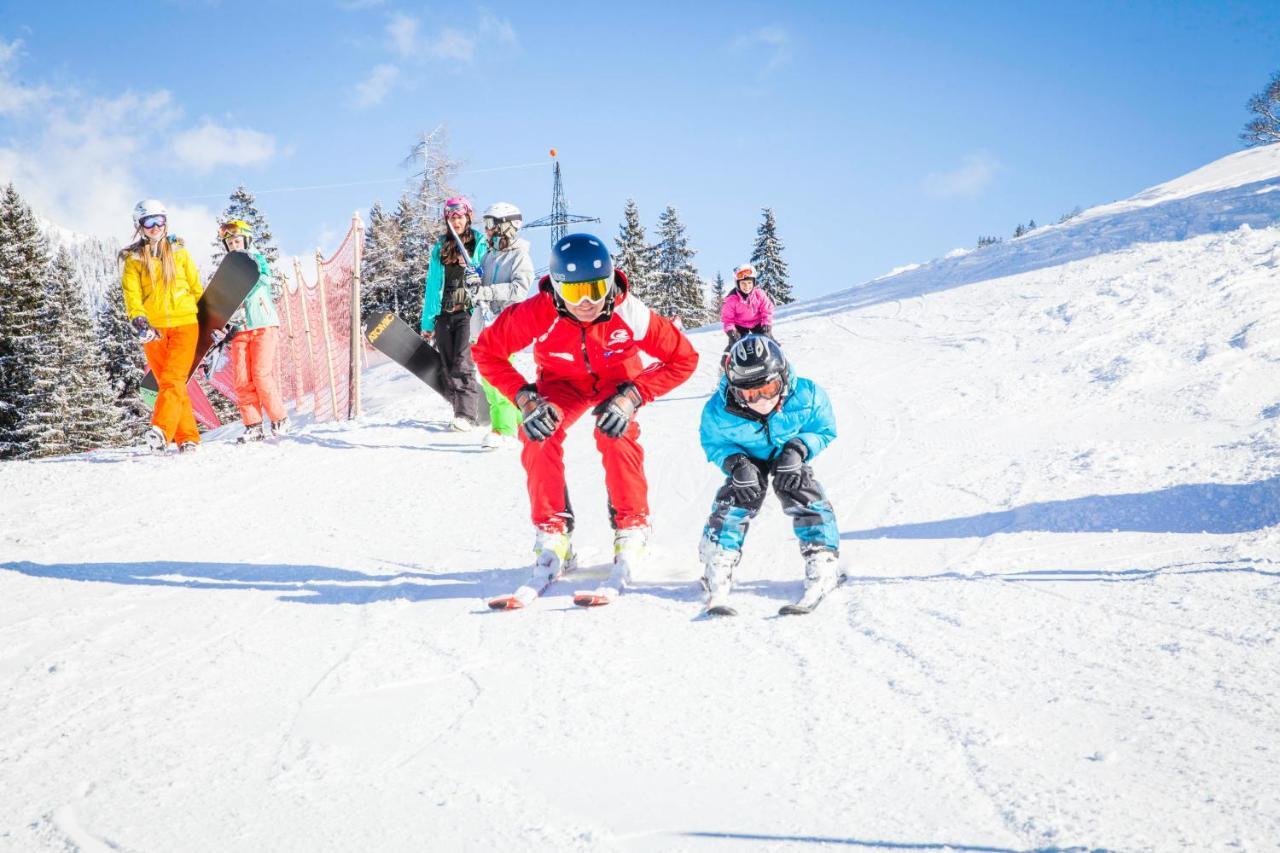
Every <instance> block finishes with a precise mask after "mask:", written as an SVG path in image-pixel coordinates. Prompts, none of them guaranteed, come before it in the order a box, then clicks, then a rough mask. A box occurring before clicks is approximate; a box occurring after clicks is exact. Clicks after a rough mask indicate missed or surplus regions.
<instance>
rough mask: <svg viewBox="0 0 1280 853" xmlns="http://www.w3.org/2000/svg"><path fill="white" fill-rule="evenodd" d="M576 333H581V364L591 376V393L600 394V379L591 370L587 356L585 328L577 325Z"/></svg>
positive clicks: (579, 324) (580, 324)
mask: <svg viewBox="0 0 1280 853" xmlns="http://www.w3.org/2000/svg"><path fill="white" fill-rule="evenodd" d="M578 331H579V332H581V333H582V363H583V364H584V365H586V368H587V373H589V374H591V393H592V394H598V393H600V382H599V380H600V377H599V375H597V374H596V372H595V371H594V370H592V369H591V359H590V357H588V356H587V327H586V326H584V325H582V323H578Z"/></svg>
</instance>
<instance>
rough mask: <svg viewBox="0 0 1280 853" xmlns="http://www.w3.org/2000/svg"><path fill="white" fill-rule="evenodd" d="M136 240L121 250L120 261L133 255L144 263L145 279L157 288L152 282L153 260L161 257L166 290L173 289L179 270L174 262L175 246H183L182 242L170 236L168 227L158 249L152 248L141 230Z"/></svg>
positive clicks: (136, 232)
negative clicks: (175, 244) (176, 244)
mask: <svg viewBox="0 0 1280 853" xmlns="http://www.w3.org/2000/svg"><path fill="white" fill-rule="evenodd" d="M134 234H135V236H136V237H137V239H135V240H134V241H133V242H132V243H130V244H129V245H128V246H125V247H124V248H123V249H121V250H120V260H122V261H123V260H124V259H125V258H127V257H128V256H129V255H133V256H134V257H136V258H137V259H138V260H139V261H141V262H142V275H143V278H144V279H145V280H146V281H147V283H148V284H150V285H151V286H152V287H155V286H156V282H154V281H151V259H152V258H154V257H156V256H157V255H159V257H160V277H161V278H162V279H163V280H164V286H165V287H166V288H169V287H173V280H174V279H175V278H177V276H178V268H177V266H176V265H175V264H174V261H173V244H174V243H175V242H176V243H178V244H179V245H181V241H180V240H178V239H177V238H176V237H170V236H169V229H168V228H167V227H166V228H165V230H164V236H162V237H161V238H160V241H159V243H158V245H157V246H156V247H154V248H153V247H152V245H151V241H150V240H148V239H147V238H146V235H145V234H143V233H142V229H141V228H139V229H138V230H137V231H135V232H134Z"/></svg>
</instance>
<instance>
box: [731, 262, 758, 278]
mask: <svg viewBox="0 0 1280 853" xmlns="http://www.w3.org/2000/svg"><path fill="white" fill-rule="evenodd" d="M748 278H749V279H751V280H752V281H755V280H756V268H755V267H754V266H752V265H751V264H743V265H742V266H740V267H735V268H734V270H733V280H734V281H742V280H743V279H748Z"/></svg>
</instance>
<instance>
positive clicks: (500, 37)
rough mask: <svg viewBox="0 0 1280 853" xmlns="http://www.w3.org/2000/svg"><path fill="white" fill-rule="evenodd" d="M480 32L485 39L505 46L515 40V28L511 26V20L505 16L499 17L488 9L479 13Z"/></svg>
mask: <svg viewBox="0 0 1280 853" xmlns="http://www.w3.org/2000/svg"><path fill="white" fill-rule="evenodd" d="M480 33H481V35H483V36H484V37H485V40H486V41H488V42H496V43H498V44H500V45H503V46H505V47H511V46H512V45H514V44H515V43H516V41H517V39H516V29H515V27H513V26H511V22H510V21H508V20H507V19H506V18H499V17H498V16H496V15H494V14H493V13H492V12H490V11H488V10H485V11H484V12H482V13H481V15H480Z"/></svg>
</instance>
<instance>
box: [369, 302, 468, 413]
mask: <svg viewBox="0 0 1280 853" xmlns="http://www.w3.org/2000/svg"><path fill="white" fill-rule="evenodd" d="M364 336H365V338H366V339H367V340H368V341H369V343H371V344H373V346H374V347H375V348H376V349H377V350H378V352H380V353H382V354H383V355H385V356H387V357H388V358H390V359H391V360H392V361H394V362H395V363H396V364H398V365H400V366H401V367H403V368H404V369H405V370H407V371H409V372H410V373H412V374H413V375H414V376H416V377H418V378H419V379H421V380H422V381H423V382H425V383H427V384H428V385H430V386H431V387H432V388H433V389H434V390H435V392H436V393H437V394H439V395H440V396H441V397H444V398H445V399H446V400H447V399H448V397H447V396H446V394H445V391H446V388H445V384H444V362H443V361H442V360H441V358H440V353H438V352H436V349H435V347H433V346H431V344H429V343H427V342H426V341H424V340H423V339H422V336H421V335H420V334H419V333H418V332H416V331H414V329H413V327H412V326H410V325H409V324H408V323H406V322H405V321H404V320H401V319H400V318H399V317H397V316H396V315H395V314H394V313H393V312H391V311H388V312H387V313H385V314H370V315H369V316H368V317H366V318H365V321H364Z"/></svg>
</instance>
